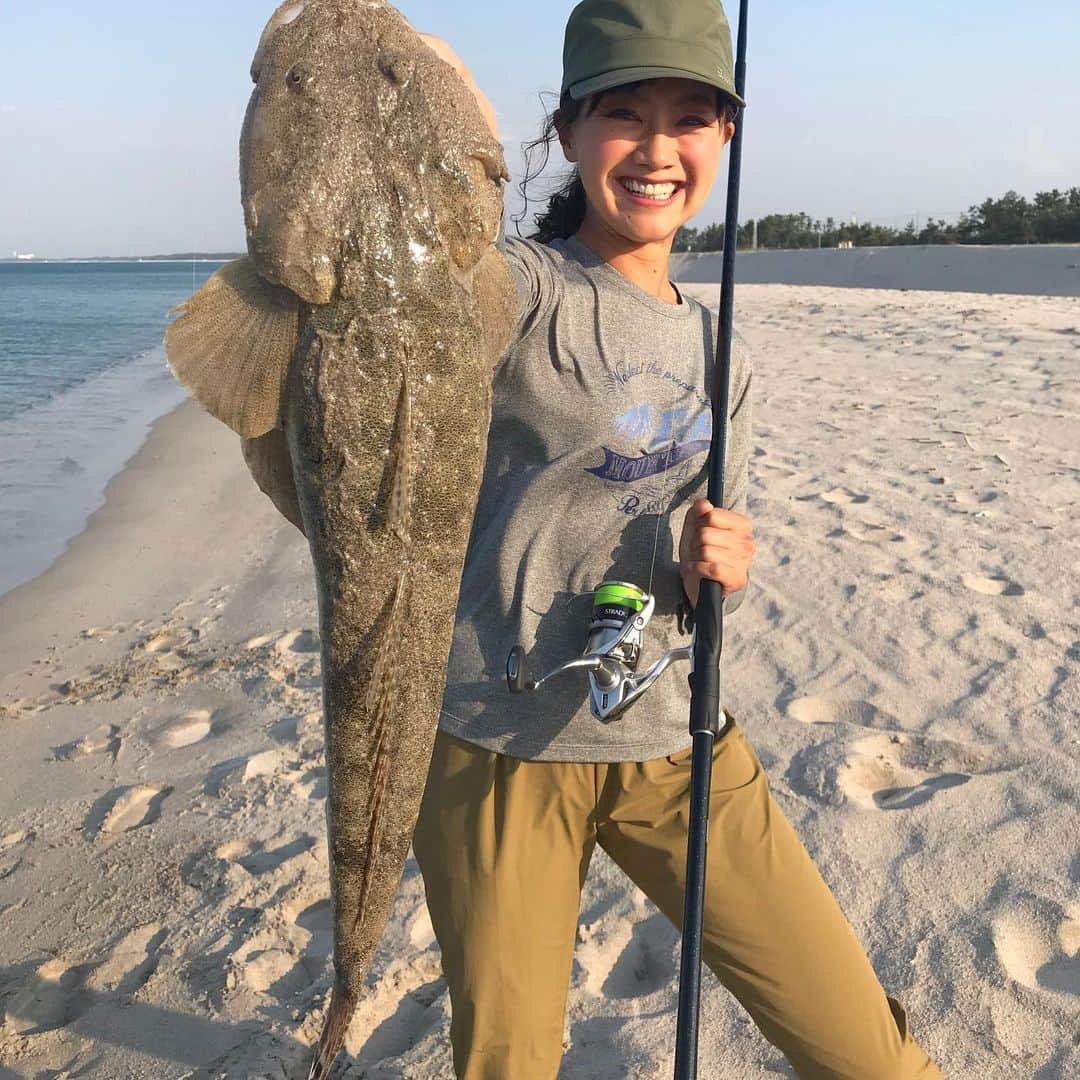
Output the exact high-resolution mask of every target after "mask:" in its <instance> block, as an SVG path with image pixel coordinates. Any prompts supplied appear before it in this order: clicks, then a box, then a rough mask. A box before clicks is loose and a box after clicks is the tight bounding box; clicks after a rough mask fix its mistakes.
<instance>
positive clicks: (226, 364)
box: [165, 256, 300, 439]
mask: <svg viewBox="0 0 1080 1080" xmlns="http://www.w3.org/2000/svg"><path fill="white" fill-rule="evenodd" d="M175 312H177V313H179V317H178V318H177V319H175V320H174V321H173V322H172V323H170V324H169V328H168V330H166V332H165V353H166V356H167V357H168V361H169V367H171V368H172V371H173V374H174V375H175V376H176V377H177V379H179V380H180V382H181V383H182V384H183V386H185V387H186V388H187V389H188V390H189V391H190V392H191V394H192V396H193V397H194V398H195V399H196V400H197V401H198V402H199V404H200V405H202V406H203V408H204V409H206V411H207V412H208V413H210V415H211V416H214V417H216V418H217V419H218V420H220V421H221V422H222V423H224V424H226V425H228V426H229V427H230V428H232V430H233V431H235V432H236V433H237V434H238V435H242V436H243V437H244V438H249V439H252V438H257V437H258V436H260V435H265V434H266V433H267V432H268V431H270V430H271V429H272V428H275V427H277V426H278V423H279V419H280V416H281V408H282V398H283V397H284V391H285V378H286V376H287V375H288V371H289V363H290V361H291V360H292V356H293V352H294V351H295V349H296V342H297V338H298V336H299V330H300V301H299V300H298V299H297V298H296V296H295V294H293V293H292V292H290V291H289V290H288V289H284V288H282V287H281V286H278V285H271V284H270V283H269V282H267V281H265V280H264V279H263V278H261V277H260V276H259V274H258V273H257V271H256V270H255V264H254V263H253V262H252V260H251V259H250V258H248V257H246V256H245V257H244V258H242V259H236V260H234V261H233V262H230V263H226V264H225V265H224V266H223V267H221V269H220V270H218V271H217V272H216V273H214V274H213V275H212V276H211V277H210V278H209V279H208V280H207V282H206V284H205V285H203V287H202V288H201V289H200V290H199V291H198V292H197V293H196V294H195V295H194V296H193V297H191V298H190V299H189V300H187V301H186V302H185V303H183V304H181V305H180V306H179V307H177V308H176V309H175Z"/></svg>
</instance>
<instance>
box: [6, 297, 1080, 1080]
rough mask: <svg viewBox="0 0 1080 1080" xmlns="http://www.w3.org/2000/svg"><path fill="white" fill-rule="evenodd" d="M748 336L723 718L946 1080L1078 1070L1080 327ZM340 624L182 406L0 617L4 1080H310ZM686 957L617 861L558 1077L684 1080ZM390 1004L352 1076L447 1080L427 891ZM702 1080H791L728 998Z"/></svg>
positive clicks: (1012, 304)
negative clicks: (332, 621)
mask: <svg viewBox="0 0 1080 1080" xmlns="http://www.w3.org/2000/svg"><path fill="white" fill-rule="evenodd" d="M695 291H697V289H695ZM716 294H717V290H716V288H715V287H709V288H706V289H703V290H702V291H701V292H700V295H703V296H704V297H706V298H707V299H708V300H709V301H711V302H714V303H715V300H716ZM737 325H739V327H740V328H741V329H742V331H743V332H744V333H745V335H746V336H747V338H748V339H749V340H750V342H751V344H752V345H753V346H754V347H755V353H756V374H755V389H756V395H757V410H756V420H755V429H756V437H757V450H756V457H755V458H754V461H753V466H752V468H753V483H754V487H753V493H752V498H751V514H752V516H753V518H754V520H755V535H756V538H757V541H758V555H757V561H756V564H755V568H754V574H753V585H752V595H751V597H750V598H749V601H748V603H747V604H746V605H745V606H744V607H743V608H742V610H741V611H740V613H739V615H738V616H737V617H736V618H735V619H733V620H731V621H730V622H729V623H728V633H727V635H726V638H727V649H726V652H725V668H724V670H725V685H726V699H727V703H728V706H729V708H730V709H731V710H732V711H733V712H734V713H735V714H736V715H737V716H738V717H739V718H740V720H741V721H742V723H743V724H744V726H745V727H746V728H747V729H748V731H749V733H750V736H751V738H752V740H753V741H754V743H755V745H756V746H757V748H758V751H759V753H760V755H761V757H762V759H763V761H764V762H765V764H766V766H767V768H768V770H769V774H770V777H771V780H772V784H773V787H774V790H775V792H776V794H777V797H778V799H779V800H780V801H781V803H782V805H783V807H784V809H785V811H786V812H787V813H788V814H789V816H790V817H791V818H792V819H793V820H794V821H795V823H796V825H797V826H798V828H799V831H800V833H801V835H802V836H803V838H804V839H805V841H806V843H807V846H808V847H809V848H810V850H811V852H812V853H813V855H814V856H815V858H816V859H817V861H818V864H819V866H820V867H821V869H822V872H823V874H824V876H825V877H826V879H827V880H828V881H829V882H830V884H831V885H832V886H833V888H834V889H835V891H836V893H837V895H838V897H839V899H840V901H841V903H842V905H843V907H844V909H845V911H846V912H847V914H848V917H849V918H850V919H851V921H852V922H853V924H854V925H855V927H856V929H857V931H858V933H859V934H860V936H861V938H862V940H863V942H864V943H865V945H866V947H867V949H868V951H869V952H870V954H871V957H872V959H873V962H874V964H875V967H876V968H877V970H878V973H879V975H880V976H881V978H882V981H883V982H884V983H885V985H886V986H887V987H888V988H889V989H890V991H892V992H893V993H894V994H896V995H897V996H899V997H900V998H901V999H902V1000H903V1001H904V1003H905V1004H906V1005H907V1007H908V1009H909V1011H910V1014H911V1019H912V1024H913V1027H914V1030H915V1032H916V1034H917V1036H918V1037H919V1039H920V1040H921V1041H922V1042H923V1044H924V1045H925V1046H926V1047H927V1048H928V1049H929V1050H930V1051H931V1053H932V1054H933V1055H934V1056H935V1058H936V1059H937V1060H938V1061H939V1063H940V1064H941V1066H942V1069H943V1071H944V1073H945V1075H946V1076H947V1077H950V1078H969V1077H978V1078H979V1080H991V1078H998V1077H1001V1078H1006V1077H1008V1078H1016V1077H1031V1078H1037V1080H1054V1078H1060V1080H1064V1078H1066V1077H1068V1078H1071V1077H1075V1076H1078V1075H1080V1049H1078V1047H1077V1044H1076V1039H1075V1033H1076V1031H1077V1028H1078V1021H1080V953H1078V950H1080V897H1078V890H1077V881H1078V879H1080V850H1078V847H1080V845H1078V837H1080V812H1078V809H1077V805H1078V804H1077V795H1078V788H1080V783H1078V772H1080V770H1078V768H1077V764H1076V762H1077V749H1078V741H1080V734H1078V729H1077V714H1078V706H1080V677H1078V668H1080V665H1078V661H1080V614H1078V610H1080V608H1078V599H1080V597H1078V591H1080V590H1078V587H1077V581H1078V576H1080V525H1078V516H1080V515H1078V511H1080V506H1078V494H1080V437H1078V434H1080V425H1078V423H1077V421H1078V415H1080V383H1078V379H1077V372H1078V362H1080V300H1076V299H1047V298H1038V299H1036V298H1020V297H1003V296H990V295H956V294H950V293H896V292H878V291H870V290H858V289H827V288H799V287H791V286H746V287H743V288H741V289H740V290H739V293H738V308H737ZM315 627H316V620H315V610H314V600H313V588H312V582H311V574H310V568H309V565H308V561H307V553H306V548H305V546H304V544H303V541H302V539H301V537H300V536H299V534H297V533H296V532H295V530H293V529H292V527H291V526H289V525H287V524H285V523H284V522H282V521H281V519H279V518H278V517H277V516H276V512H275V511H274V509H273V508H272V506H271V505H270V504H269V502H268V501H267V500H265V499H264V498H263V497H262V496H261V495H260V494H259V493H258V491H257V490H256V489H255V487H254V485H253V484H252V483H251V481H250V480H249V479H248V477H247V475H246V473H245V471H244V468H243V465H242V463H241V460H240V455H239V449H238V447H237V445H236V440H235V439H234V438H233V437H232V436H230V435H229V434H228V432H226V431H225V430H224V429H223V428H221V427H220V426H219V425H217V424H216V423H215V422H213V421H211V420H210V419H208V418H207V417H205V416H204V415H202V414H201V413H199V412H198V411H197V410H196V409H195V408H194V407H193V406H190V405H186V406H183V407H182V408H181V409H179V410H178V411H177V412H176V413H174V414H172V415H170V416H169V417H167V418H165V419H164V420H163V421H161V422H160V423H159V424H158V425H157V426H156V428H155V430H154V432H153V434H152V436H151V438H150V441H149V442H148V444H147V445H146V446H145V447H144V448H143V450H142V451H141V453H140V454H139V455H138V457H137V458H136V459H135V460H134V462H133V463H132V464H131V465H130V466H129V467H128V469H127V470H126V471H125V472H124V473H123V474H121V476H119V477H118V478H117V479H116V480H115V481H114V483H113V484H112V485H111V487H110V490H109V493H108V500H107V504H106V506H105V507H104V508H103V510H102V511H100V512H99V513H98V514H97V515H96V516H95V518H94V519H93V520H92V522H91V525H90V527H89V529H88V531H87V532H86V533H85V534H83V535H82V536H81V537H79V538H78V539H77V540H76V541H75V543H74V544H73V546H72V547H71V549H70V550H69V552H68V553H67V554H66V555H65V556H64V558H63V559H62V560H61V561H60V562H59V563H58V564H57V565H56V566H55V567H54V568H53V569H52V570H51V571H50V572H49V573H48V574H46V575H45V576H44V577H42V578H39V579H38V580H36V581H34V582H31V583H30V584H28V585H27V586H24V587H23V588H22V589H20V590H18V591H17V592H15V593H13V594H11V595H9V596H8V597H6V598H4V599H3V600H2V601H0V656H2V657H3V661H2V671H3V674H2V676H0V731H2V733H3V745H4V751H5V753H4V760H5V765H6V768H5V779H6V782H5V783H4V784H3V785H0V822H2V824H0V927H2V928H3V932H2V933H0V1009H2V1017H3V1021H2V1029H0V1063H2V1064H0V1080H11V1078H15V1077H46V1076H48V1077H55V1078H59V1077H72V1078H74V1077H107V1078H114V1077H115V1078H120V1077H123V1078H127V1077H154V1078H171V1077H181V1076H189V1075H191V1076H199V1077H218V1076H228V1077H235V1078H240V1077H262V1076H272V1077H285V1076H288V1077H294V1076H298V1075H303V1073H302V1072H301V1065H300V1063H301V1061H302V1060H304V1059H305V1058H306V1051H305V1045H304V1044H306V1043H308V1042H310V1041H311V1039H312V1038H313V1037H314V1035H315V1033H316V1031H317V1028H318V1025H319V1020H320V1018H321V1017H320V1014H319V1012H318V1011H317V1007H318V1006H319V1005H320V1004H321V1002H322V1000H323V997H324V995H325V992H326V990H327V987H328V985H329V971H328V967H327V957H328V953H329V949H330V937H329V907H328V903H327V874H326V869H325V842H324V839H323V828H324V827H323V817H322V812H323V803H322V799H323V794H324V779H323V776H322V771H321V730H320V717H319V714H318V709H319V672H318V654H317V651H316V650H317V636H316V631H315ZM676 955H677V937H676V935H675V933H674V932H673V930H672V929H671V928H670V926H668V925H667V924H666V923H665V922H664V920H663V918H662V917H661V916H659V915H658V914H657V913H656V912H655V910H654V909H652V908H651V907H650V906H649V905H648V904H647V903H645V902H644V900H643V898H642V897H641V896H640V894H638V893H637V892H636V891H635V890H634V889H633V887H631V886H630V885H629V884H628V883H627V882H626V881H625V880H623V879H622V878H621V876H620V875H619V873H618V872H617V871H616V870H615V869H614V868H613V866H612V865H611V864H610V863H609V862H608V861H607V860H606V859H605V858H604V857H603V856H602V855H598V856H597V858H596V859H595V861H594V863H593V868H592V871H591V873H590V876H589V880H588V882H587V885H586V889H585V895H584V897H583V900H582V915H581V926H580V931H579V941H578V952H577V963H576V964H575V967H574V973H573V980H572V986H571V994H570V1008H569V1015H568V1020H567V1049H566V1055H565V1059H564V1068H563V1072H562V1074H561V1075H562V1076H563V1077H565V1078H568V1080H570V1078H572V1080H585V1078H612V1080H616V1078H623V1077H627V1076H635V1077H648V1078H653V1077H656V1078H660V1077H666V1076H670V1058H671V1048H672V1039H673V1026H674V1007H675V993H676V987H675V979H674V974H675V970H676ZM370 983H371V987H372V991H371V995H370V997H369V998H368V1000H367V1001H365V1002H364V1004H363V1005H362V1007H361V1010H360V1013H359V1015H358V1017H357V1020H356V1022H355V1024H354V1026H353V1029H352V1033H351V1038H350V1042H349V1051H350V1053H351V1055H352V1057H351V1058H350V1060H349V1062H348V1063H347V1064H346V1065H344V1066H343V1068H342V1069H341V1070H340V1072H339V1075H341V1076H350V1077H357V1078H359V1077H365V1078H367V1080H376V1078H379V1080H387V1078H391V1077H409V1078H417V1080H419V1078H424V1080H426V1078H429V1077H451V1076H452V1072H451V1069H450V1056H449V1048H448V1043H447V1022H448V1003H447V997H446V992H445V985H444V983H443V982H442V980H441V978H440V975H439V962H438V950H437V947H436V945H435V944H434V941H433V937H432V933H431V928H430V923H429V921H428V918H427V914H426V910H425V906H424V899H423V889H422V885H421V881H420V878H419V876H418V873H417V871H416V867H415V865H414V864H412V863H410V865H409V867H408V869H407V871H406V875H405V879H404V882H403V884H402V887H401V890H400V894H399V898H398V905H397V909H396V913H395V917H394V919H393V921H392V924H391V926H390V928H389V930H388V932H387V935H386V939H385V941H384V944H383V947H382V949H381V951H380V953H379V956H378V959H377V962H376V964H375V967H374V969H373V972H372V975H371V979H370ZM313 1008H315V1010H316V1011H315V1012H313V1013H311V1012H309V1010H312V1009H313ZM305 1017H306V1019H305ZM701 1069H702V1073H701V1074H702V1076H703V1077H723V1078H724V1080H765V1078H767V1077H772V1076H777V1075H780V1076H785V1075H788V1076H790V1075H793V1074H792V1073H791V1071H790V1070H789V1069H788V1067H787V1066H786V1065H785V1064H784V1063H783V1061H782V1059H781V1058H780V1056H779V1055H778V1054H777V1053H776V1052H775V1051H774V1050H773V1049H772V1048H771V1047H770V1046H769V1045H768V1044H767V1043H765V1042H764V1040H763V1039H762V1038H761V1037H760V1036H759V1035H758V1034H757V1033H756V1031H755V1029H754V1028H753V1027H752V1025H751V1024H750V1022H749V1021H748V1019H747V1018H746V1016H745V1015H744V1014H743V1013H742V1012H741V1010H740V1009H739V1007H738V1006H737V1005H736V1004H735V1003H734V1002H733V1000H732V999H731V998H730V996H729V995H728V994H727V993H726V991H724V990H723V989H722V988H721V987H719V986H718V984H717V983H716V982H715V980H714V979H712V977H711V976H707V979H706V996H705V1001H704V1024H703V1046H702V1060H701ZM523 1080H524V1078H523Z"/></svg>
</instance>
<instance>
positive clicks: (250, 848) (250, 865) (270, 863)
mask: <svg viewBox="0 0 1080 1080" xmlns="http://www.w3.org/2000/svg"><path fill="white" fill-rule="evenodd" d="M316 843H317V841H316V839H315V837H313V836H306V835H305V836H300V837H297V838H296V839H295V840H290V841H289V842H288V843H286V844H282V845H281V846H280V847H276V848H267V847H266V845H265V844H262V843H256V844H252V843H249V842H248V841H247V840H229V841H227V842H226V843H224V844H221V845H220V846H218V847H217V848H215V849H214V855H215V857H217V858H218V859H223V860H224V861H226V862H235V863H239V864H240V866H242V867H243V868H244V869H245V870H246V871H247V872H248V873H249V874H254V875H259V874H268V873H270V872H271V871H273V870H277V869H278V868H279V867H281V866H284V864H285V863H287V862H291V861H292V860H293V859H296V858H299V857H300V856H301V855H306V854H307V853H308V852H309V851H311V849H312V848H314V847H315V845H316Z"/></svg>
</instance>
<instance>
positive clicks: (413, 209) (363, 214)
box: [240, 0, 509, 304]
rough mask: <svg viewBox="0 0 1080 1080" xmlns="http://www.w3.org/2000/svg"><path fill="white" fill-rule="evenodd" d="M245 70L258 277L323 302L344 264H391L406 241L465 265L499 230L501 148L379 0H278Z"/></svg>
mask: <svg viewBox="0 0 1080 1080" xmlns="http://www.w3.org/2000/svg"><path fill="white" fill-rule="evenodd" d="M251 74H252V78H253V80H254V82H255V89H254V91H253V92H252V95H251V100H250V102H249V104H248V109H247V114H246V117H245V120H244V128H243V133H242V135H241V142H240V181H241V198H242V202H243V207H244V218H245V223H246V227H247V239H248V252H249V254H250V255H251V257H252V259H253V260H254V262H255V265H256V267H257V268H258V270H259V272H260V274H262V275H263V276H264V277H265V278H266V279H267V280H268V281H271V282H274V283H276V284H280V285H284V286H286V287H288V288H289V289H291V290H292V291H293V292H295V293H296V294H297V295H298V296H300V297H301V298H302V299H303V300H305V301H307V302H308V303H311V304H326V303H329V302H330V300H331V299H332V298H333V297H334V295H335V293H336V292H337V291H338V290H339V288H341V289H345V288H348V287H349V286H348V281H346V280H344V279H347V278H349V277H350V275H349V273H348V266H349V264H351V265H353V266H355V265H357V264H358V263H359V264H363V265H366V266H368V267H372V266H379V265H384V266H388V267H391V266H393V265H394V264H395V263H396V262H398V261H399V258H400V253H401V252H402V251H404V252H405V256H404V257H405V258H407V257H408V251H409V241H410V240H411V241H413V248H414V250H415V245H416V244H417V243H419V244H421V245H422V246H423V247H424V248H425V249H430V248H431V247H433V246H434V247H440V246H441V247H443V248H444V249H445V251H446V254H447V256H448V258H449V259H450V260H451V262H452V263H453V264H454V265H456V266H457V267H459V268H461V269H468V268H470V267H472V266H474V265H475V264H476V263H477V262H478V261H479V260H480V258H481V257H482V256H483V254H484V253H485V251H486V250H487V249H488V248H489V247H490V245H491V244H492V243H493V241H494V240H495V239H496V237H497V235H498V231H499V228H500V225H501V218H502V203H503V198H502V184H503V181H504V180H506V179H508V178H509V176H508V173H507V171H506V166H505V163H504V161H503V156H502V148H501V146H500V145H499V144H498V142H497V141H496V140H495V139H494V137H493V136H491V134H490V132H489V131H488V129H487V126H486V124H484V122H483V119H482V117H481V115H480V112H479V108H478V106H477V105H476V102H475V99H474V98H473V96H472V94H471V92H470V91H469V90H468V88H467V87H466V86H465V84H464V83H463V82H462V80H461V79H460V78H459V77H458V75H457V73H456V72H454V71H453V69H452V68H450V66H449V65H448V64H446V63H445V62H444V61H442V60H441V59H439V58H438V57H437V56H436V55H435V53H434V52H432V50H431V49H429V48H428V47H427V46H426V45H425V44H424V43H423V42H422V41H421V39H420V37H419V35H418V34H417V33H416V32H415V31H414V30H413V28H412V27H411V26H410V25H409V24H408V22H407V21H406V20H405V19H404V17H403V16H401V15H400V13H398V12H397V11H396V10H395V9H394V8H393V7H392V6H391V5H390V4H388V3H385V2H384V0H287V2H286V3H284V4H282V5H281V6H280V7H279V8H278V9H277V11H275V13H274V15H273V16H272V17H271V19H270V22H269V23H268V24H267V26H266V29H265V30H264V31H263V34H262V37H261V39H260V42H259V46H258V50H257V51H256V54H255V59H254V62H253V63H252V70H251ZM388 260H389V261H388Z"/></svg>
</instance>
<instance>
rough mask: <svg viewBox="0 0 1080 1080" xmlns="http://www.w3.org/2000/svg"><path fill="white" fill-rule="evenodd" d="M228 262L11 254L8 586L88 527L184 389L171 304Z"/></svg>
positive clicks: (3, 490)
mask: <svg viewBox="0 0 1080 1080" xmlns="http://www.w3.org/2000/svg"><path fill="white" fill-rule="evenodd" d="M219 265H220V264H219V263H196V264H194V265H193V264H192V263H30V264H27V263H0V593H4V592H6V591H8V590H9V589H12V588H14V587H15V586H16V585H19V584H21V583H22V582H24V581H28V580H29V579H30V578H32V577H35V576H36V575H37V574H40V573H41V572H42V571H43V570H45V569H47V568H48V567H49V565H50V564H51V563H52V562H53V561H54V560H55V559H56V558H57V556H58V555H60V554H61V553H62V552H63V550H64V548H65V547H66V545H67V543H68V541H69V540H70V539H71V538H72V537H73V536H75V535H76V534H78V533H79V532H81V531H82V529H83V527H84V526H85V524H86V521H87V518H89V516H90V515H91V514H92V513H93V512H94V511H95V510H96V509H98V508H99V507H100V506H101V504H102V502H103V501H104V491H105V486H106V484H107V483H108V482H109V480H110V479H111V478H112V477H113V476H114V475H116V473H117V472H119V471H120V470H121V469H122V468H123V466H124V464H125V463H126V462H127V461H128V460H130V458H131V457H132V456H133V455H134V454H135V452H136V451H137V450H138V448H139V447H140V446H141V445H142V442H143V440H144V439H145V438H146V434H147V432H148V431H149V429H150V425H151V424H152V423H153V422H154V420H156V419H157V418H158V417H159V416H162V415H163V414H164V413H166V412H168V411H170V410H171V409H172V408H174V407H175V406H176V405H178V404H179V403H180V402H181V401H182V400H183V399H184V396H185V394H184V391H183V389H182V388H181V387H180V386H179V385H178V384H177V382H176V381H175V379H173V377H172V375H171V373H170V372H169V369H168V367H167V365H166V363H165V350H164V347H163V345H162V340H163V338H164V334H165V327H166V325H167V324H168V321H169V318H168V313H169V310H170V309H171V308H173V307H175V306H176V305H177V304H179V303H181V302H182V301H183V300H185V299H186V298H187V297H188V296H190V295H191V293H192V291H193V290H194V289H197V288H198V287H199V286H200V285H201V284H202V283H203V282H204V281H205V280H206V278H207V277H209V276H210V274H211V273H213V271H214V270H215V269H217V267H218V266H219Z"/></svg>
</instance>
